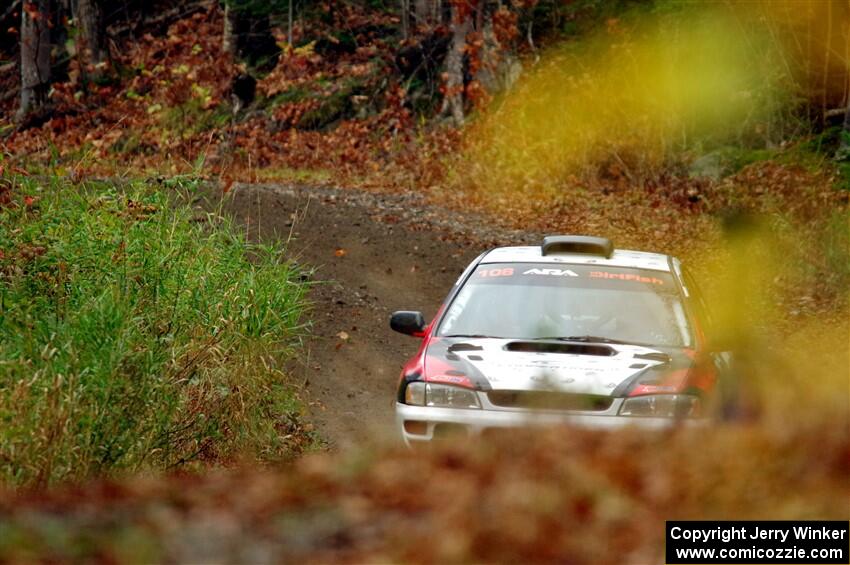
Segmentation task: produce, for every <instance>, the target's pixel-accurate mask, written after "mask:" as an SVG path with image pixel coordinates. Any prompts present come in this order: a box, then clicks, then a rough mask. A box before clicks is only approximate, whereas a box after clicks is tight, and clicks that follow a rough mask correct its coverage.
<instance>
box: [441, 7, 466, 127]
mask: <svg viewBox="0 0 850 565" xmlns="http://www.w3.org/2000/svg"><path fill="white" fill-rule="evenodd" d="M470 31H472V14H471V13H469V11H468V10H462V9H460V6H459V2H457V1H455V2H453V3H452V43H451V46H450V47H449V53H448V55H446V73H445V76H446V81H445V89H446V94H445V98H443V108H442V113H443V114H444V115H447V116H451V118H452V120H453V121H454V123H455V124H456V125H462V124H463V120H464V111H463V99H464V97H463V90H464V80H463V56H464V52H465V51H466V36H467V35H468V34H469V32H470Z"/></svg>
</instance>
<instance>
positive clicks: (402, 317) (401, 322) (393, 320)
mask: <svg viewBox="0 0 850 565" xmlns="http://www.w3.org/2000/svg"><path fill="white" fill-rule="evenodd" d="M390 327H391V328H392V329H393V330H395V331H397V332H399V333H403V334H407V335H413V336H417V337H422V336H423V335H425V327H426V324H425V316H423V315H422V312H410V311H407V310H400V311H398V312H393V315H392V316H390Z"/></svg>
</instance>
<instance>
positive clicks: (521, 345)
mask: <svg viewBox="0 0 850 565" xmlns="http://www.w3.org/2000/svg"><path fill="white" fill-rule="evenodd" d="M505 351H521V352H523V353H571V354H573V355H596V356H599V357H611V356H612V355H616V354H617V351H616V350H615V349H614V348H613V347H609V346H607V345H595V344H589V343H565V342H560V341H511V342H510V343H507V344H505Z"/></svg>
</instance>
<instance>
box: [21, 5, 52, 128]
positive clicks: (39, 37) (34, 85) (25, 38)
mask: <svg viewBox="0 0 850 565" xmlns="http://www.w3.org/2000/svg"><path fill="white" fill-rule="evenodd" d="M50 8H51V6H50V0H29V1H25V2H24V4H23V9H22V10H21V105H20V108H18V116H17V118H18V120H23V119H25V118H26V117H27V116H28V115H29V114H31V113H34V112H39V111H41V110H42V109H43V108H44V106H45V104H46V102H47V93H48V90H49V89H50V26H49V25H48V23H49V21H50Z"/></svg>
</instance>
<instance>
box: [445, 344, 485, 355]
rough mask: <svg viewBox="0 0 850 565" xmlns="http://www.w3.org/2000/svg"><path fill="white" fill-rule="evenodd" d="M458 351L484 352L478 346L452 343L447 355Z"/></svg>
mask: <svg viewBox="0 0 850 565" xmlns="http://www.w3.org/2000/svg"><path fill="white" fill-rule="evenodd" d="M458 351H484V348H483V347H481V346H480V345H473V344H471V343H463V342H461V343H453V344H451V345H450V346H449V353H457V352H458Z"/></svg>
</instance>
